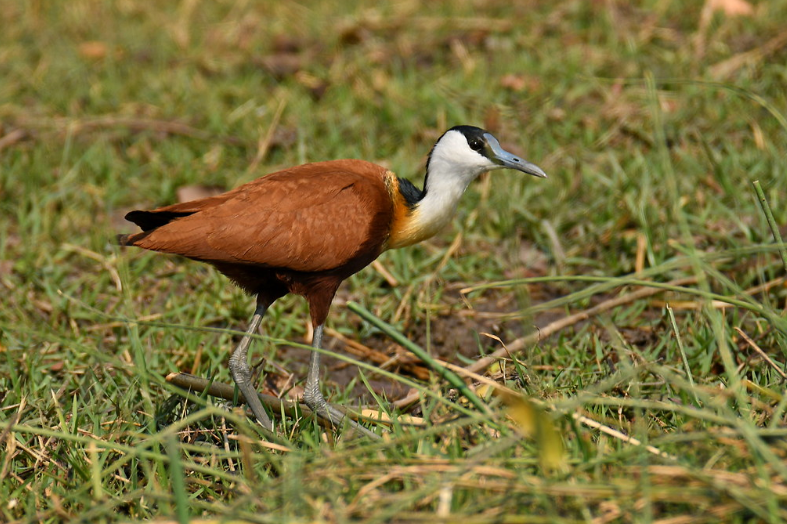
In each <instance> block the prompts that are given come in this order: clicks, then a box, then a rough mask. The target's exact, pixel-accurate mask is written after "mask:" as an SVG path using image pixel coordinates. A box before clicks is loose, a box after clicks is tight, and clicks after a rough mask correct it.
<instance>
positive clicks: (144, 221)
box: [126, 211, 194, 231]
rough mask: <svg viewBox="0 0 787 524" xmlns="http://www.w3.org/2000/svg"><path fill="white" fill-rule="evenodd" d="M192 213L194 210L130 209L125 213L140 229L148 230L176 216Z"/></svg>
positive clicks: (127, 218) (185, 215)
mask: <svg viewBox="0 0 787 524" xmlns="http://www.w3.org/2000/svg"><path fill="white" fill-rule="evenodd" d="M193 214H194V211H132V212H130V213H128V214H127V215H126V220H128V221H129V222H134V223H135V224H136V225H138V226H139V227H141V228H142V231H150V230H151V229H156V228H157V227H161V226H163V225H166V224H169V223H170V222H172V221H173V220H175V219H176V218H182V217H187V216H189V215H193Z"/></svg>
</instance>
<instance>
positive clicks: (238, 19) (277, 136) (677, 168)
mask: <svg viewBox="0 0 787 524" xmlns="http://www.w3.org/2000/svg"><path fill="white" fill-rule="evenodd" d="M514 4H515V5H512V3H511V2H504V1H498V0H482V1H478V2H473V3H461V4H458V5H457V3H455V2H433V3H431V4H429V5H428V8H427V5H426V4H424V3H423V2H412V1H409V0H405V1H402V2H396V3H390V4H380V5H377V6H372V5H371V4H361V3H360V2H358V3H355V2H319V3H317V2H314V3H306V4H295V3H289V2H267V1H265V2H258V3H255V2H232V1H219V2H199V1H197V0H183V1H181V2H168V3H163V4H161V5H159V4H157V3H152V2H129V1H118V2H107V1H101V0H73V1H71V2H62V3H49V2H31V1H20V0H11V1H9V2H5V4H4V5H3V8H2V9H1V10H0V22H2V26H3V31H2V32H0V217H2V222H0V223H2V227H0V295H1V296H2V300H0V331H2V335H0V362H2V364H0V520H2V521H6V522H20V523H21V522H25V523H26V522H31V523H33V522H35V523H38V522H41V523H50V522H60V521H82V522H91V523H92V522H134V521H141V520H151V519H158V520H157V521H161V522H167V521H172V522H181V523H183V522H194V521H197V520H201V521H205V522H211V521H226V522H272V523H273V522H277V523H278V522H421V521H432V522H434V521H438V522H457V521H462V522H466V523H492V522H510V523H516V522H593V523H606V522H663V523H678V522H680V523H683V522H686V523H694V522H741V523H742V522H783V521H786V520H787V512H786V511H785V509H784V508H785V507H787V466H785V464H787V461H785V457H786V456H787V446H785V442H786V440H785V437H786V436H787V424H785V410H786V409H787V395H786V394H785V386H784V383H785V379H784V377H785V366H784V362H785V361H787V337H785V333H787V328H786V327H785V326H786V325H787V321H786V320H785V315H784V309H785V296H787V293H786V292H785V285H784V274H785V268H784V267H783V265H782V257H783V256H784V255H783V253H784V249H785V246H783V245H780V244H777V243H774V241H773V236H772V232H771V228H770V227H769V224H768V221H766V217H765V214H764V213H763V211H762V209H761V208H760V201H761V199H760V197H758V195H757V193H756V192H755V190H754V187H753V186H752V183H753V182H754V181H755V180H759V183H760V185H761V189H762V197H763V198H764V199H765V200H766V201H767V203H768V204H769V205H770V208H771V210H772V216H773V224H775V225H776V226H777V228H778V229H780V230H781V233H782V235H784V234H785V229H784V224H786V223H787V176H785V173H786V172H787V165H786V163H785V158H787V155H786V154H785V153H786V151H785V147H784V144H785V138H786V137H787V127H785V122H787V120H785V113H786V112H787V111H786V110H785V107H787V95H785V90H784V88H783V86H784V82H785V69H784V66H783V64H784V61H785V52H787V51H785V48H784V45H783V44H780V43H779V42H780V40H779V38H780V36H779V35H781V34H782V33H783V28H784V26H785V23H787V4H784V3H783V2H761V3H758V4H757V5H756V6H755V9H754V12H753V13H752V14H751V15H750V16H737V17H736V16H727V15H724V14H723V13H721V12H716V13H713V14H712V16H707V14H708V13H709V12H705V13H703V8H702V5H701V3H699V2H690V3H689V2H687V3H681V2H657V1H642V2H637V3H635V4H633V5H631V4H626V3H620V2H617V3H616V2H600V3H599V2H580V1H575V0H566V1H561V2H556V3H525V2H521V3H514ZM458 123H470V124H478V125H483V126H486V127H487V128H489V129H490V130H492V131H493V132H494V133H495V134H496V136H498V137H499V138H500V139H501V141H502V142H503V144H504V145H505V146H506V147H508V148H510V149H511V150H513V151H515V152H517V153H518V154H520V153H521V154H523V155H524V157H525V158H527V159H528V160H531V161H533V162H535V163H536V164H538V165H540V166H541V167H543V168H544V169H545V170H546V171H547V172H548V173H549V175H550V178H549V179H547V180H543V181H542V180H535V179H532V178H531V177H527V178H525V177H521V176H518V175H517V174H516V173H513V172H497V173H494V175H493V176H488V177H485V178H483V179H482V180H480V181H479V182H477V183H475V184H474V185H473V186H472V187H471V188H470V189H469V190H468V193H467V194H466V195H465V197H464V199H463V202H462V203H461V205H460V209H459V212H458V215H457V218H456V220H455V221H454V225H453V226H452V227H451V228H449V229H448V230H446V231H444V232H443V233H441V234H440V235H439V236H438V237H437V238H435V239H432V240H430V241H428V242H426V243H424V244H422V245H419V246H416V247H413V248H409V249H405V250H401V251H395V252H389V253H386V254H384V255H383V256H382V257H381V259H380V262H381V265H382V268H384V270H385V271H387V273H388V274H389V278H388V279H386V278H385V276H384V275H383V273H382V272H381V271H379V270H374V269H366V270H364V271H363V272H361V273H360V274H358V275H356V276H354V277H353V278H352V279H350V281H349V282H348V283H346V284H345V285H344V286H343V287H342V289H341V290H340V294H339V296H338V297H337V300H336V303H335V304H334V307H333V310H332V313H331V316H330V318H329V323H328V325H329V327H330V328H332V329H335V330H337V331H338V332H339V333H340V334H341V335H343V336H344V337H346V338H347V339H348V340H350V341H355V342H359V343H361V344H362V345H364V346H366V347H370V348H372V349H374V350H376V351H378V352H380V353H382V354H384V355H389V356H391V357H393V356H394V355H399V357H397V358H399V360H398V362H399V365H398V367H397V366H395V365H394V366H393V367H391V366H389V367H385V368H383V369H378V366H377V365H374V364H370V363H368V362H366V361H361V362H359V363H358V365H357V367H356V366H355V365H351V366H349V367H345V363H346V362H352V361H354V359H352V358H349V357H347V356H345V355H346V351H347V350H348V349H349V348H347V347H346V346H345V344H344V343H341V342H338V341H337V338H336V337H328V338H329V339H330V341H329V344H328V346H327V347H328V348H329V349H328V352H329V353H333V354H335V359H333V360H329V361H328V364H327V367H329V368H330V370H329V380H328V381H327V385H326V386H325V388H326V389H325V392H326V394H327V396H328V398H329V400H330V401H331V402H334V403H337V404H341V405H356V404H357V403H358V402H359V396H360V400H362V401H363V402H364V403H367V404H371V406H372V407H373V408H375V409H381V410H388V409H392V408H391V406H392V405H393V404H392V403H393V401H395V400H396V399H397V398H401V397H404V396H406V394H407V392H408V390H410V389H411V388H413V389H414V390H415V391H417V392H418V393H419V396H420V399H421V400H420V401H419V402H418V403H417V404H416V405H415V407H414V408H413V411H412V413H411V414H413V415H415V416H418V417H421V418H423V420H424V421H425V424H424V425H416V426H409V425H405V424H402V423H399V422H396V421H397V420H399V419H398V418H397V417H398V415H397V416H396V417H394V420H395V422H394V423H393V426H392V427H391V431H390V433H389V434H388V435H387V436H386V438H384V439H382V440H380V441H376V442H372V441H367V440H363V439H352V438H350V437H349V436H348V435H346V434H345V436H344V438H342V436H341V435H342V434H341V433H339V434H334V433H326V432H325V431H324V430H323V429H322V428H320V427H319V426H318V425H317V424H316V423H315V422H314V421H313V420H312V419H310V418H307V419H302V420H293V419H291V418H286V419H284V420H281V419H277V435H278V436H277V439H275V440H270V439H264V438H261V435H260V433H259V431H258V429H257V427H256V426H255V425H254V424H253V423H252V422H251V421H250V420H249V419H247V418H246V417H245V416H243V414H242V412H239V411H237V410H235V411H228V410H227V409H225V407H224V406H223V404H222V403H221V402H220V401H218V400H216V399H213V398H211V397H208V396H205V395H202V396H195V395H194V396H192V397H191V399H192V401H193V402H192V403H189V404H187V403H186V402H185V401H184V400H183V399H184V394H183V393H182V392H179V391H178V390H177V389H176V388H174V387H173V386H171V385H169V384H168V383H167V382H166V381H165V380H164V377H165V376H166V375H167V374H168V373H170V372H176V371H187V372H192V373H194V374H196V375H199V376H202V377H210V378H212V379H213V380H216V381H218V382H225V383H229V382H230V378H229V373H228V370H227V367H226V362H227V359H228V357H229V353H230V351H231V348H232V347H233V346H234V343H235V342H236V341H237V339H238V336H239V333H238V332H239V331H241V330H243V329H244V327H245V325H246V322H248V319H249V317H250V316H251V313H252V310H253V301H252V299H250V298H249V297H247V296H244V295H243V294H242V293H241V292H239V291H238V290H237V289H234V288H233V287H231V286H230V285H228V283H227V282H226V280H225V279H224V278H223V277H222V276H221V275H219V274H217V273H216V272H215V271H213V270H212V269H211V268H208V267H206V266H203V265H200V264H197V263H192V262H188V261H185V260H182V259H176V258H174V257H167V256H162V255H157V254H151V253H143V252H138V251H133V250H126V251H120V250H119V249H118V248H117V247H115V246H112V245H111V239H112V238H113V237H114V235H115V233H117V232H129V231H132V230H133V227H132V226H131V225H130V224H128V223H125V222H124V221H123V219H122V217H123V215H124V214H125V212H127V211H128V210H131V209H135V208H145V207H149V206H155V205H163V204H167V203H172V202H175V201H176V200H177V194H176V193H177V190H178V189H179V188H182V187H183V186H186V185H193V184H198V185H209V186H218V187H220V188H222V189H228V188H231V187H234V186H236V185H238V184H240V183H242V182H245V181H248V180H251V179H253V178H255V177H257V176H259V175H261V174H264V173H267V172H272V171H274V170H276V169H279V168H282V167H285V166H290V165H295V164H298V163H302V162H308V161H317V160H325V159H331V158H346V157H351V158H364V159H367V160H372V161H376V162H379V163H382V164H384V165H386V166H388V167H390V168H392V169H394V170H395V171H396V172H397V173H398V174H400V175H402V176H407V177H409V178H412V179H414V180H416V181H419V182H420V177H421V176H422V175H421V174H422V172H423V164H424V158H425V156H426V154H427V153H428V150H429V147H431V145H432V143H433V142H434V140H435V139H436V138H437V137H438V136H439V134H440V133H441V132H442V131H443V130H444V129H446V128H447V127H449V126H451V125H454V124H458ZM457 235H459V240H458V241H455V238H456V236H457ZM677 279H682V280H681V282H683V283H682V284H680V285H678V286H668V285H666V284H665V283H667V282H670V281H674V280H677ZM389 280H391V281H392V282H393V283H391V282H389ZM687 282H688V283H687ZM654 287H658V288H659V289H658V290H657V292H656V291H654V292H653V293H650V294H645V293H640V294H638V295H634V293H638V292H640V291H639V290H641V289H650V288H654ZM630 294H631V295H630ZM610 300H617V302H614V303H613V302H608V301H610ZM350 301H354V302H357V303H359V304H361V305H362V306H363V307H364V308H365V309H368V310H369V311H371V312H372V313H373V314H374V315H375V316H376V317H378V318H379V319H382V320H383V321H385V322H386V323H388V324H390V325H392V326H393V328H394V329H396V330H397V331H398V332H400V333H401V334H403V335H404V336H405V337H406V338H407V339H409V340H410V341H412V342H413V343H415V344H418V345H419V346H421V347H423V348H426V349H427V350H428V351H429V352H430V353H431V354H432V355H434V356H435V357H437V358H439V359H442V360H447V361H449V362H451V363H453V364H454V367H453V368H452V369H453V370H454V371H455V372H458V373H459V374H460V376H464V378H467V377H468V376H471V377H472V376H473V375H468V374H467V372H466V370H465V371H462V370H461V369H459V367H461V366H464V367H472V364H473V362H475V361H477V360H478V357H479V355H481V354H487V355H488V354H494V352H495V351H498V350H500V349H501V341H502V343H503V344H505V346H506V347H507V348H508V349H509V350H510V351H511V354H510V355H506V358H505V359H504V360H503V361H501V363H500V364H495V365H494V366H492V367H490V368H489V369H480V370H476V371H478V372H480V373H484V372H485V371H486V372H488V373H487V374H486V377H487V379H486V381H485V382H484V383H482V382H478V379H477V377H476V378H475V379H472V380H471V381H470V384H471V385H472V386H473V390H474V391H475V394H476V395H478V396H479V397H481V398H483V399H484V400H485V401H486V402H488V405H489V410H488V411H486V412H484V411H480V410H478V409H476V408H475V407H473V405H472V404H470V403H467V401H466V400H465V399H463V398H461V397H459V396H457V395H456V392H455V391H454V390H452V389H451V388H449V387H448V386H447V385H446V383H445V382H444V381H442V380H440V379H438V378H437V375H436V374H434V375H432V377H433V378H432V379H430V380H420V379H415V378H413V377H414V375H413V370H414V369H416V368H417V367H418V364H417V363H412V362H411V363H407V362H406V361H405V360H403V359H404V358H405V357H403V356H401V355H403V354H404V353H403V352H402V351H401V350H400V348H399V347H398V346H396V345H394V344H392V343H391V341H390V339H388V338H387V337H386V336H384V335H383V334H382V333H381V332H380V331H379V330H378V328H376V327H374V326H373V325H372V324H370V323H367V322H366V321H364V320H361V319H360V318H359V317H358V316H356V314H355V313H353V312H352V311H350V309H349V308H348V307H347V303H348V302H350ZM605 304H606V305H609V306H614V307H605ZM583 312H591V313H594V312H595V313H596V314H593V315H586V316H587V318H582V319H580V318H578V317H576V320H581V321H577V322H572V323H571V324H570V325H558V324H555V322H560V320H561V319H563V318H565V317H567V316H569V315H572V314H575V315H577V314H578V315H582V313H583ZM306 319H307V312H306V308H305V305H304V304H303V301H302V300H301V299H298V298H292V297H290V298H286V299H283V300H282V301H280V302H279V303H277V305H276V306H275V307H274V308H272V310H271V311H270V313H269V314H268V316H267V317H266V319H265V320H264V322H263V327H264V330H265V333H266V337H261V339H260V341H257V342H256V343H255V344H254V346H253V349H252V351H253V354H254V358H255V360H257V359H259V358H262V357H264V358H265V360H266V364H265V366H264V367H265V370H266V372H267V376H268V379H266V382H265V384H262V385H261V386H260V389H261V390H266V391H268V392H271V391H272V392H274V393H276V392H279V391H281V392H283V393H284V394H285V395H286V394H287V393H288V392H290V391H291V392H292V393H296V392H297V386H298V385H299V384H300V383H302V380H303V377H304V367H305V366H304V361H305V355H307V350H306V349H304V348H303V347H302V344H303V342H304V341H305V338H306V336H307V332H306V323H307V322H306ZM536 327H537V328H538V329H536ZM539 330H540V331H541V332H542V333H548V334H549V336H544V337H540V338H539V337H538V336H537V335H533V334H534V333H536V334H537V333H538V332H539ZM485 333H488V334H490V335H492V336H494V337H497V339H495V338H490V337H488V336H486V335H485ZM331 341H332V342H331ZM503 352H504V353H505V351H503ZM362 360H364V359H362ZM358 369H360V370H361V371H357V370H358ZM421 369H422V367H421ZM291 374H292V381H291V382H287V380H288V379H289V378H290V376H291ZM490 381H491V382H492V383H493V384H496V385H497V386H505V387H507V388H509V389H510V390H511V391H513V392H514V393H518V394H522V395H524V396H525V397H527V398H529V399H531V401H532V403H533V405H538V406H540V408H538V409H535V410H533V411H532V412H527V413H525V414H524V418H527V415H528V414H530V415H532V416H534V417H535V419H536V423H535V429H534V432H535V434H536V437H537V436H538V434H539V431H543V430H544V428H545V427H547V426H548V425H547V424H545V423H544V422H543V419H544V416H543V415H538V413H539V410H543V412H544V413H546V414H547V415H548V418H549V419H550V420H551V423H552V425H553V426H554V428H555V429H556V430H557V433H558V434H559V435H560V439H561V441H562V444H563V449H564V451H563V453H564V458H563V464H562V465H561V466H560V467H557V468H554V467H547V466H546V465H545V463H544V460H543V459H544V456H545V454H547V453H554V449H555V448H554V446H552V447H550V443H549V442H545V441H544V439H545V437H544V436H543V433H542V437H541V439H539V438H524V437H523V436H522V428H521V426H520V423H523V424H525V425H527V424H526V422H525V421H523V420H522V418H523V412H522V411H521V409H524V408H521V406H520V405H519V404H517V403H516V402H517V401H511V400H510V399H509V402H514V404H513V405H512V406H513V407H512V406H508V407H506V406H505V405H504V404H501V403H500V398H501V397H494V396H491V395H490V390H489V382H490ZM484 384H486V385H484ZM293 386H295V389H294V390H291V388H292V387H293ZM372 393H374V395H373V394H372ZM528 405H530V404H528ZM507 415H510V416H507ZM402 420H404V419H402ZM370 427H372V428H376V429H375V430H376V431H381V429H380V428H378V426H376V425H370ZM547 434H548V433H547ZM549 450H552V451H549Z"/></svg>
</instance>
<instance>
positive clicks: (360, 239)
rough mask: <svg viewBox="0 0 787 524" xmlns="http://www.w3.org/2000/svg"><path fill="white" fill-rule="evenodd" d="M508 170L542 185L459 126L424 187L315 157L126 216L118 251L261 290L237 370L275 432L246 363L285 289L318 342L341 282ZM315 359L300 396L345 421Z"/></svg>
mask: <svg viewBox="0 0 787 524" xmlns="http://www.w3.org/2000/svg"><path fill="white" fill-rule="evenodd" d="M503 168H511V169H516V170H519V171H522V172H524V173H528V174H530V175H533V176H537V177H542V178H546V174H545V173H544V172H543V171H542V170H541V169H540V168H539V167H538V166H536V165H533V164H531V163H529V162H526V161H525V160H522V159H521V158H519V157H517V156H516V155H513V154H511V153H509V152H507V151H505V150H503V148H502V147H500V143H499V142H498V141H497V139H496V138H495V137H494V136H492V135H491V134H490V133H488V132H486V131H484V130H483V129H479V128H477V127H472V126H457V127H453V128H451V129H449V130H448V131H446V132H445V133H444V134H443V135H442V136H441V137H440V139H439V140H438V141H437V143H436V144H435V145H434V147H433V148H432V151H431V153H430V154H429V159H428V161H427V163H426V178H425V180H424V189H423V190H420V189H418V188H417V187H416V186H414V185H413V184H412V183H410V182H409V181H408V180H405V179H402V178H398V177H397V176H396V175H395V174H394V173H392V172H390V171H388V170H387V169H385V168H383V167H380V166H378V165H375V164H371V163H369V162H365V161H363V160H334V161H329V162H318V163H313V164H306V165H302V166H298V167H293V168H291V169H286V170H284V171H279V172H276V173H272V174H270V175H267V176H264V177H261V178H258V179H256V180H253V181H251V182H249V183H247V184H244V185H242V186H240V187H238V188H236V189H233V190H231V191H228V192H226V193H224V194H221V195H218V196H214V197H210V198H203V199H201V200H195V201H193V202H185V203H182V204H174V205H171V206H166V207H160V208H158V209H154V210H152V211H132V212H130V213H128V214H127V215H126V219H127V220H129V221H131V222H134V223H135V224H137V225H138V226H139V227H141V228H142V232H141V233H136V234H131V235H120V236H119V237H118V239H119V241H120V243H121V245H128V246H137V247H141V248H144V249H150V250H153V251H161V252H164V253H173V254H177V255H182V256H184V257H188V258H191V259H194V260H200V261H202V262H207V263H209V264H212V265H213V266H215V267H216V269H218V270H219V271H220V272H222V273H224V274H225V275H226V276H228V277H229V278H230V279H231V280H233V281H234V282H235V283H236V284H237V285H239V286H240V287H241V288H243V289H244V290H245V291H247V292H248V293H250V294H253V295H256V297H257V308H256V311H255V312H254V316H253V317H252V319H251V324H250V325H249V328H248V330H247V331H246V335H245V336H244V337H243V338H242V339H241V341H240V343H239V344H238V347H237V348H236V349H235V351H234V352H233V354H232V356H231V357H230V362H229V367H230V372H231V374H232V378H233V379H234V380H235V383H236V384H237V385H238V389H239V390H240V391H241V392H242V393H243V395H244V397H246V402H247V403H248V404H249V406H250V407H251V409H252V412H253V413H254V416H255V417H256V418H257V420H258V421H259V423H260V424H262V425H263V426H264V427H266V428H269V429H273V424H272V422H271V420H270V418H268V415H267V414H266V413H265V410H264V409H263V407H262V404H261V403H260V400H259V398H258V397H257V394H256V392H255V391H254V388H253V387H252V384H251V372H250V369H249V365H248V363H247V351H248V347H249V342H250V340H251V337H250V335H251V334H252V333H254V332H255V331H256V330H257V329H258V327H259V325H260V321H261V320H262V317H263V315H264V314H265V311H266V310H267V309H268V307H270V305H271V304H273V302H274V301H275V300H276V299H278V298H280V297H282V296H284V295H286V294H287V293H295V294H297V295H301V296H303V297H305V298H306V300H307V301H308V303H309V310H310V313H311V321H312V325H313V327H314V339H313V342H312V345H313V346H314V347H316V348H319V347H321V343H322V335H323V325H324V324H325V319H326V317H327V316H328V309H329V308H330V305H331V301H332V300H333V297H334V294H335V293H336V289H337V288H338V287H339V284H341V282H342V281H343V280H345V279H346V278H348V277H349V276H350V275H352V274H354V273H356V272H358V271H360V270H361V269H362V268H364V267H365V266H367V265H368V264H370V263H371V262H372V261H373V260H374V259H376V258H377V257H378V256H379V255H380V253H382V252H383V251H385V250H387V249H393V248H398V247H404V246H409V245H412V244H415V243H416V242H420V241H421V240H424V239H426V238H429V237H431V236H432V235H434V234H435V233H437V232H438V231H439V230H440V229H441V228H443V227H444V226H445V225H446V224H447V223H448V222H449V221H450V220H451V217H452V215H453V214H454V212H455V211H456V206H457V203H458V202H459V198H460V197H461V196H462V193H464V191H465V189H467V186H468V185H469V184H470V182H472V181H473V180H474V179H475V178H477V177H478V176H479V175H480V174H481V173H484V172H486V171H491V170H494V169H503ZM319 364H320V354H319V353H318V352H316V351H313V352H312V354H311V358H310V361H309V371H308V376H307V379H306V386H305V391H304V394H303V398H304V400H305V401H306V404H307V405H308V406H309V407H310V408H311V409H312V410H313V411H314V412H315V413H317V414H318V415H320V416H322V417H325V418H327V419H328V420H330V421H331V422H332V423H333V424H338V423H339V422H340V421H341V419H342V417H343V414H342V413H340V412H339V411H338V410H336V409H335V408H332V407H331V406H330V405H329V404H328V403H327V402H326V401H325V398H324V397H323V395H322V393H321V392H320V384H319V375H320V370H319Z"/></svg>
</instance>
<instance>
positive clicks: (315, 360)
mask: <svg viewBox="0 0 787 524" xmlns="http://www.w3.org/2000/svg"><path fill="white" fill-rule="evenodd" d="M322 332H323V325H322V324H320V325H319V326H317V327H316V328H315V329H314V339H313V340H312V347H313V348H315V349H321V348H322ZM303 400H304V402H306V405H307V406H309V407H310V408H311V409H312V411H314V412H315V413H316V414H317V415H318V416H320V417H322V418H324V419H326V420H329V421H330V422H331V424H333V425H334V426H337V427H340V426H341V425H342V422H343V420H344V418H345V414H344V413H342V412H341V411H339V410H338V409H336V408H335V407H333V406H331V405H330V404H328V402H327V401H326V400H325V397H323V395H322V392H320V353H319V352H318V351H312V354H311V357H310V358H309V373H308V375H307V376H306V386H305V388H304V392H303ZM347 421H348V423H349V424H350V426H352V427H353V428H355V429H357V430H358V431H360V432H361V433H363V434H364V435H366V436H368V437H372V438H380V437H379V435H377V434H375V433H372V432H371V431H369V430H368V429H366V428H365V427H363V426H361V425H360V424H358V423H357V422H355V421H354V420H350V419H347Z"/></svg>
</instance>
